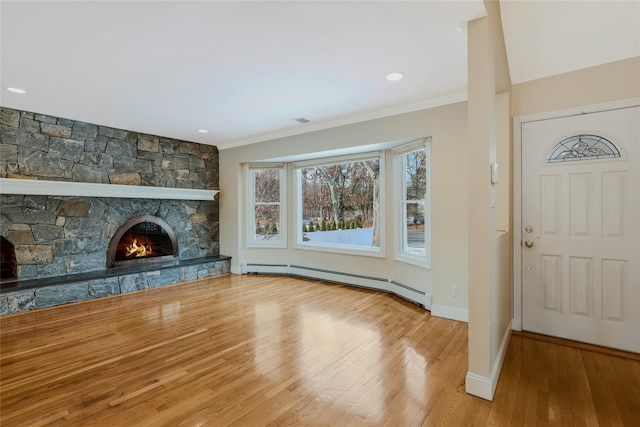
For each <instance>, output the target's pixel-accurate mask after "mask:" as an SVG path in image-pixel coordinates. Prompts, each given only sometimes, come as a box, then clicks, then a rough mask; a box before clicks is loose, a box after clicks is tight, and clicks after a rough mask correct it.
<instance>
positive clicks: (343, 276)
mask: <svg viewBox="0 0 640 427" xmlns="http://www.w3.org/2000/svg"><path fill="white" fill-rule="evenodd" d="M289 274H291V275H292V276H300V277H308V278H310V279H320V280H325V281H327V282H334V283H340V284H343V285H352V286H359V287H362V288H368V289H375V290H378V291H385V292H389V281H388V280H387V279H383V278H379V277H372V276H362V275H359V274H349V273H341V272H338V271H331V270H323V269H320V268H311V267H304V266H300V265H291V266H289Z"/></svg>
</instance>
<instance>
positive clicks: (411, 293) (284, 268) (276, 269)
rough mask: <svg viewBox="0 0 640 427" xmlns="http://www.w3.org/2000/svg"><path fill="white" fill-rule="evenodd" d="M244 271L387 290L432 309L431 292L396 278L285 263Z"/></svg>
mask: <svg viewBox="0 0 640 427" xmlns="http://www.w3.org/2000/svg"><path fill="white" fill-rule="evenodd" d="M242 272H243V273H249V274H250V273H262V274H285V275H291V276H297V277H306V278H309V279H317V280H323V281H326V282H332V283H338V284H341V285H347V286H356V287H360V288H366V289H373V290H377V291H382V292H387V293H391V294H394V295H397V296H399V297H400V298H404V299H406V300H408V301H411V302H413V303H416V304H419V305H421V306H422V307H424V308H426V309H427V310H429V309H431V292H426V291H421V290H419V289H416V288H414V287H412V286H411V285H407V284H404V283H400V282H397V281H395V280H391V279H387V278H382V277H373V276H364V275H361V274H352V273H343V272H339V271H331V270H325V269H321V268H313V267H305V266H301V265H285V264H252V263H247V264H245V265H243V266H242Z"/></svg>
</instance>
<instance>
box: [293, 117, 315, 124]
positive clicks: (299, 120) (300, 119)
mask: <svg viewBox="0 0 640 427" xmlns="http://www.w3.org/2000/svg"><path fill="white" fill-rule="evenodd" d="M293 121H294V122H298V123H309V122H310V121H311V120H309V119H305V118H304V117H298V118H297V119H293Z"/></svg>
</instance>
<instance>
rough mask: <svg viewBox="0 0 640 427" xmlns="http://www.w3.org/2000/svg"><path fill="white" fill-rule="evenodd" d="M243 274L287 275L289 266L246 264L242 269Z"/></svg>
mask: <svg viewBox="0 0 640 427" xmlns="http://www.w3.org/2000/svg"><path fill="white" fill-rule="evenodd" d="M242 272H243V273H262V274H289V266H288V265H286V264H250V263H247V264H245V265H244V266H243V268H242Z"/></svg>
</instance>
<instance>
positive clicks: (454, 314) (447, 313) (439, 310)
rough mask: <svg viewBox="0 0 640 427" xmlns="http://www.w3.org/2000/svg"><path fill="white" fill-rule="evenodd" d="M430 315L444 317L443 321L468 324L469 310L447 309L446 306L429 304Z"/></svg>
mask: <svg viewBox="0 0 640 427" xmlns="http://www.w3.org/2000/svg"><path fill="white" fill-rule="evenodd" d="M431 315H432V316H436V317H444V318H445V319H451V320H458V321H460V322H467V323H468V322H469V310H465V309H462V308H455V307H448V306H446V305H440V304H431Z"/></svg>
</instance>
